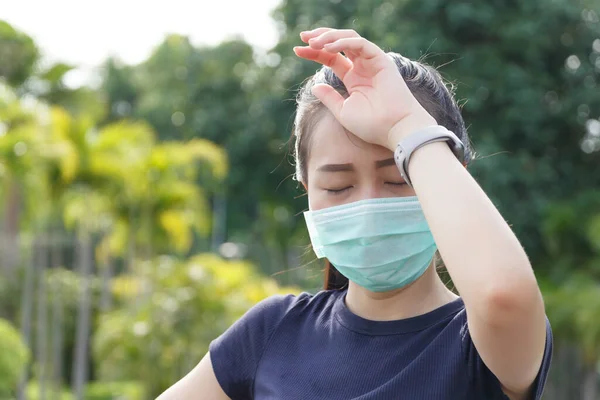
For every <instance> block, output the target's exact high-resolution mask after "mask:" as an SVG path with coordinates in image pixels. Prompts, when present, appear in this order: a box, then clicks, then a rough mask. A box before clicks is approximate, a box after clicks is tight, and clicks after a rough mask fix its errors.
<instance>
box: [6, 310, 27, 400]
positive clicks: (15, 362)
mask: <svg viewBox="0 0 600 400" xmlns="http://www.w3.org/2000/svg"><path fill="white" fill-rule="evenodd" d="M0 338H2V339H1V340H0V396H1V397H2V398H5V397H8V396H10V395H12V394H13V393H14V388H15V386H16V384H17V382H18V380H19V378H20V377H21V373H22V372H23V370H24V368H25V366H26V365H27V361H28V359H29V356H30V353H29V349H28V348H27V346H26V345H25V343H24V342H23V339H22V338H21V335H20V334H19V331H17V329H16V328H14V327H13V326H12V325H11V324H10V323H9V322H8V321H6V320H4V319H0Z"/></svg>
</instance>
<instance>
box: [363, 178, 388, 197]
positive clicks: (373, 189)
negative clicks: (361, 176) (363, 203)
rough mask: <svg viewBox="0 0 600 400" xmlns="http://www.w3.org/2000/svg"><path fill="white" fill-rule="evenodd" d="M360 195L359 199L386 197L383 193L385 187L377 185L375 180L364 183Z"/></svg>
mask: <svg viewBox="0 0 600 400" xmlns="http://www.w3.org/2000/svg"><path fill="white" fill-rule="evenodd" d="M358 195H359V199H357V200H368V199H378V198H381V197H385V194H384V193H383V188H382V187H381V185H377V184H376V183H375V182H372V183H371V182H370V183H368V184H365V185H362V186H361V190H360V191H359V193H358Z"/></svg>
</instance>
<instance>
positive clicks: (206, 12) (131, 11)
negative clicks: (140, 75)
mask: <svg viewBox="0 0 600 400" xmlns="http://www.w3.org/2000/svg"><path fill="white" fill-rule="evenodd" d="M0 3H2V5H1V6H0V19H2V20H5V21H7V22H8V23H9V24H11V25H13V26H14V27H15V28H17V29H20V30H22V31H24V32H25V33H27V34H28V35H30V36H31V37H33V39H34V40H35V41H36V43H37V44H38V46H39V47H40V48H41V50H42V52H43V54H44V56H45V58H46V59H47V60H52V61H58V60H60V61H64V62H67V63H70V64H74V65H77V66H79V67H81V68H80V70H79V71H77V72H75V73H72V74H71V75H70V76H69V84H70V85H78V84H80V83H81V82H83V81H88V80H89V77H90V75H93V72H92V71H93V68H94V67H95V66H97V65H98V64H100V63H101V62H102V61H103V60H105V59H106V58H107V57H108V56H109V55H116V56H118V57H119V58H120V59H121V60H123V61H124V62H126V63H137V62H140V61H142V60H144V59H145V58H146V57H147V56H148V55H149V54H150V52H151V51H152V49H153V48H154V47H155V46H156V45H157V44H159V43H160V42H161V41H162V39H163V38H164V36H165V35H166V34H168V33H179V34H183V35H187V36H189V37H190V38H191V40H192V42H193V43H194V44H217V43H219V42H221V41H222V40H223V39H226V38H227V37H231V36H233V35H241V36H243V37H244V38H245V39H246V40H247V41H248V42H250V43H251V44H253V45H254V46H256V47H258V48H263V49H266V48H270V47H271V46H273V45H274V44H275V43H276V41H277V31H276V26H275V23H274V22H273V20H272V19H271V17H270V12H271V10H273V9H274V8H275V7H276V6H277V5H278V4H279V3H280V0H196V1H190V0H168V1H160V2H159V1H152V0H146V1H143V0H103V1H81V0H0Z"/></svg>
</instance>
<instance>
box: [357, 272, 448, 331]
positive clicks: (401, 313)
mask: <svg viewBox="0 0 600 400" xmlns="http://www.w3.org/2000/svg"><path fill="white" fill-rule="evenodd" d="M457 298H458V296H457V295H455V294H454V293H452V292H451V291H450V290H448V289H447V288H446V286H444V284H443V282H442V281H441V279H440V277H439V276H438V274H437V272H436V271H435V268H434V267H433V266H430V267H429V268H428V269H427V271H425V273H424V274H423V275H422V276H421V277H420V278H419V279H417V280H416V281H415V282H413V283H411V284H410V285H408V286H405V287H403V288H400V289H396V290H392V291H389V292H382V293H375V292H371V291H369V290H367V289H365V288H363V287H360V286H358V285H356V284H355V283H353V282H350V285H349V287H348V294H347V295H346V305H347V307H348V309H349V310H350V311H352V313H354V314H356V315H358V316H359V317H362V318H365V319H368V320H372V321H392V320H399V319H405V318H410V317H415V316H417V315H422V314H425V313H428V312H430V311H433V310H435V309H436V308H439V307H441V306H443V305H444V304H448V303H450V302H451V301H453V300H455V299H457Z"/></svg>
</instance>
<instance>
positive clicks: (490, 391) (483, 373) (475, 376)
mask: <svg viewBox="0 0 600 400" xmlns="http://www.w3.org/2000/svg"><path fill="white" fill-rule="evenodd" d="M463 348H464V350H465V351H466V356H467V365H468V370H469V375H470V379H471V380H472V384H474V385H475V387H477V389H478V390H477V391H478V392H479V393H480V394H481V395H483V396H489V397H486V398H488V399H507V398H508V397H506V396H504V395H503V393H502V389H501V386H500V382H499V381H498V378H496V376H495V375H494V374H493V373H492V371H490V370H489V368H488V367H487V366H486V365H485V363H484V362H483V360H482V359H481V357H480V356H479V353H478V352H477V349H476V348H475V345H474V344H473V340H472V339H471V335H470V333H469V331H468V327H467V325H466V322H465V328H464V334H463ZM552 349H553V338H552V329H551V327H550V321H548V318H546V346H545V349H544V357H543V359H542V364H541V365H540V370H539V372H538V375H537V377H536V378H535V381H534V382H533V390H532V397H531V399H532V400H540V399H541V398H542V393H543V391H544V386H545V385H546V379H547V377H548V371H549V370H550V362H551V360H552Z"/></svg>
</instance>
